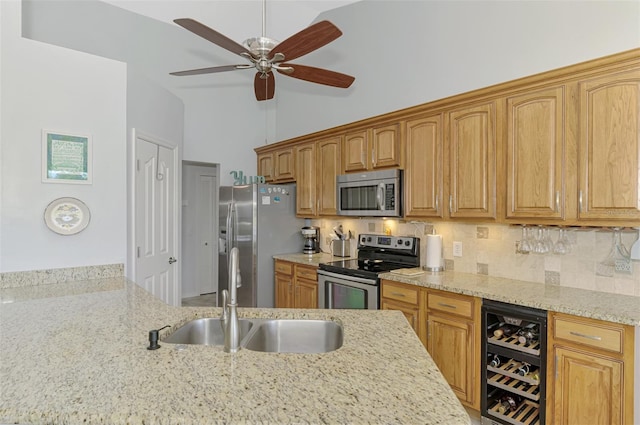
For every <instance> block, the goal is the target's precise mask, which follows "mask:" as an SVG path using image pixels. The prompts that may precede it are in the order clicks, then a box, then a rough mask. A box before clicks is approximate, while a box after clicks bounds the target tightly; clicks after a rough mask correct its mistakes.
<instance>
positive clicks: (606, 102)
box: [578, 69, 640, 220]
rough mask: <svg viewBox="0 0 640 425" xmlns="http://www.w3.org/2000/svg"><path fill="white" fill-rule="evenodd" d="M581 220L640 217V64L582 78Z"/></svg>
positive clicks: (580, 142) (580, 116)
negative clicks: (636, 68)
mask: <svg viewBox="0 0 640 425" xmlns="http://www.w3.org/2000/svg"><path fill="white" fill-rule="evenodd" d="M578 92H579V97H580V112H579V122H580V129H579V152H580V172H579V176H580V182H579V184H580V188H579V189H580V190H579V201H578V202H579V210H578V218H579V219H607V220H628V219H635V220H637V219H640V205H639V199H638V189H639V187H638V167H640V158H639V156H640V150H639V148H640V146H639V145H640V69H638V70H632V71H626V72H620V73H617V74H611V75H607V76H604V77H601V78H594V79H589V80H586V81H582V82H580V83H579V90H578Z"/></svg>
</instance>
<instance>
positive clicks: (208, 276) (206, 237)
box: [196, 170, 218, 294]
mask: <svg viewBox="0 0 640 425" xmlns="http://www.w3.org/2000/svg"><path fill="white" fill-rule="evenodd" d="M196 187H197V191H198V203H197V221H198V230H199V232H198V238H199V241H198V242H199V243H198V246H199V247H200V249H199V250H198V253H197V255H198V259H197V261H198V263H197V264H198V265H197V271H198V277H197V279H198V280H197V281H198V283H199V287H200V293H201V294H207V293H211V292H216V291H217V287H218V284H217V283H218V272H217V270H214V264H213V260H214V258H216V259H217V258H218V250H217V245H216V242H217V240H218V238H217V232H216V229H215V226H216V224H217V220H216V213H217V211H218V207H217V196H216V195H217V192H218V183H217V179H216V176H215V175H212V174H211V170H207V171H205V172H202V173H198V179H197V180H196ZM214 249H215V252H214Z"/></svg>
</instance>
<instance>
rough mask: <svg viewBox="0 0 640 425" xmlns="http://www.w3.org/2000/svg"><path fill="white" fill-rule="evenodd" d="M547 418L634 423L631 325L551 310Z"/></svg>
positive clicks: (557, 421)
mask: <svg viewBox="0 0 640 425" xmlns="http://www.w3.org/2000/svg"><path fill="white" fill-rule="evenodd" d="M548 332H549V338H548V341H549V343H548V360H547V361H548V364H549V367H548V368H547V382H548V383H549V385H548V388H547V418H550V420H549V423H553V424H583V423H584V424H587V423H588V424H591V425H598V424H602V425H605V424H607V425H612V424H632V423H633V421H634V417H633V375H634V372H633V367H634V365H633V357H634V354H633V353H634V333H635V329H634V328H633V327H632V326H627V325H620V324H616V323H610V322H603V321H600V320H594V319H587V318H583V317H576V316H571V315H567V314H562V313H553V312H552V313H549V329H548Z"/></svg>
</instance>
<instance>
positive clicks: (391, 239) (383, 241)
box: [358, 234, 420, 251]
mask: <svg viewBox="0 0 640 425" xmlns="http://www.w3.org/2000/svg"><path fill="white" fill-rule="evenodd" d="M419 243H420V239H418V238H415V237H413V236H387V235H370V234H363V235H360V238H359V239H358V248H362V247H371V248H393V249H402V250H407V251H411V250H413V248H414V246H416V244H419Z"/></svg>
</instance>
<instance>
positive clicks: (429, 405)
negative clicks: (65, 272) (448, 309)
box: [0, 278, 470, 425]
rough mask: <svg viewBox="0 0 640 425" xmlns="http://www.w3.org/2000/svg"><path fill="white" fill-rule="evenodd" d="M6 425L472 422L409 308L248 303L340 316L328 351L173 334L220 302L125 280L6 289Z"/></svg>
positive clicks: (2, 298)
mask: <svg viewBox="0 0 640 425" xmlns="http://www.w3.org/2000/svg"><path fill="white" fill-rule="evenodd" d="M0 305H2V308H1V309H0V423H33V424H36V423H47V424H57V423H60V424H61V423H64V424H79V423H88V424H143V423H144V424H198V425H200V424H213V423H274V424H275V423H278V424H283V423H383V424H392V423H398V424H400V423H402V424H404V423H420V424H469V422H470V419H469V416H468V415H467V413H466V411H465V410H464V408H463V407H462V405H461V404H460V403H459V401H458V400H457V398H456V396H455V394H454V393H453V391H452V390H451V389H450V388H449V386H448V385H447V384H446V382H445V380H444V379H443V377H442V375H441V374H440V372H439V371H438V369H437V367H436V366H435V364H434V363H433V361H432V359H431V357H430V356H429V355H428V353H427V352H426V350H425V349H424V347H423V346H422V344H421V343H420V341H419V340H418V338H417V336H416V335H415V333H414V331H413V330H412V329H411V327H410V326H409V325H408V323H407V321H406V319H405V318H404V316H403V315H402V313H400V312H398V311H362V310H351V311H347V310H294V309H246V308H245V309H243V308H241V309H239V316H240V317H260V318H265V317H279V318H319V319H330V320H334V321H337V322H339V323H341V324H342V325H343V327H344V344H343V346H342V347H341V348H340V349H338V350H336V351H333V352H330V353H325V354H275V353H258V352H252V351H249V350H246V349H242V350H241V351H240V352H238V353H236V354H228V353H224V352H223V350H222V347H210V346H197V345H189V346H184V347H186V348H185V349H178V348H179V346H176V345H173V344H168V343H164V342H162V341H161V342H160V344H161V346H162V347H161V348H160V349H158V350H155V351H149V350H147V349H146V347H147V345H148V340H147V339H148V331H149V330H151V329H157V328H160V327H162V326H165V325H172V326H173V328H171V329H167V330H164V331H162V332H161V339H162V338H163V337H165V336H167V335H168V334H170V333H171V332H172V331H173V329H175V328H176V327H177V325H179V324H182V323H185V322H186V321H188V320H190V319H193V318H197V317H212V316H213V317H215V316H219V313H220V309H219V308H215V307H211V308H208V307H207V308H205V307H198V308H194V307H189V308H187V307H183V308H180V307H171V306H167V305H166V304H164V303H163V302H161V301H159V300H158V299H156V298H154V297H152V296H151V295H150V294H149V293H147V292H146V291H145V290H144V289H142V288H140V287H138V286H137V285H135V284H133V283H131V282H129V281H127V280H126V279H123V278H111V279H94V280H88V281H81V282H71V283H65V284H50V285H41V286H34V287H20V288H11V289H3V290H0Z"/></svg>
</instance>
